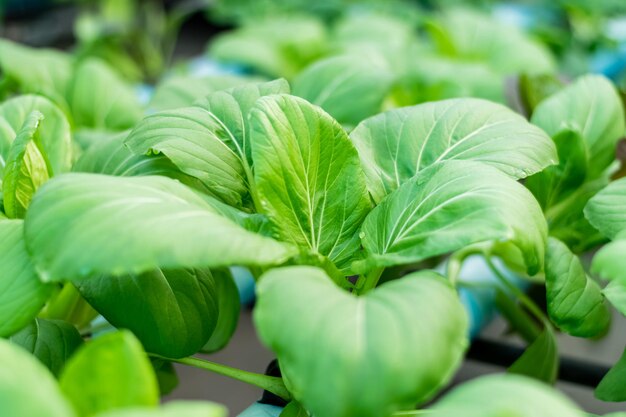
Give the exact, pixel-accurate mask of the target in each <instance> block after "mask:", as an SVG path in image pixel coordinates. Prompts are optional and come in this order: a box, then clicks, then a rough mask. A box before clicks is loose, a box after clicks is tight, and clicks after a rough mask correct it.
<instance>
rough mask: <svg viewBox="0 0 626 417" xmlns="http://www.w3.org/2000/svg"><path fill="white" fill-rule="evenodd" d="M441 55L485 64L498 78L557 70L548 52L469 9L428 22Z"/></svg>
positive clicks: (538, 44)
mask: <svg viewBox="0 0 626 417" xmlns="http://www.w3.org/2000/svg"><path fill="white" fill-rule="evenodd" d="M430 23H431V24H430V26H429V29H430V32H431V35H432V37H433V38H434V40H435V44H436V47H437V49H438V50H439V52H440V54H443V55H449V56H453V57H456V58H459V59H461V60H465V61H470V62H474V61H481V62H486V63H488V64H489V65H490V66H491V67H492V68H493V69H494V70H496V71H498V72H499V73H501V74H507V75H509V74H517V73H520V72H524V73H531V74H543V73H551V72H554V71H555V69H556V65H555V60H554V58H553V57H552V55H551V54H550V51H549V50H548V49H547V48H546V47H545V46H544V45H542V44H540V43H539V42H536V41H535V40H533V39H531V38H529V37H528V36H526V35H525V34H524V33H523V32H522V31H520V30H519V29H517V28H516V27H514V26H512V25H507V24H504V23H502V22H500V21H498V20H496V19H494V18H492V17H490V16H488V15H486V14H481V13H478V12H475V11H472V10H470V9H452V10H447V11H446V13H445V14H444V15H443V16H442V17H441V18H440V19H439V21H438V22H430Z"/></svg>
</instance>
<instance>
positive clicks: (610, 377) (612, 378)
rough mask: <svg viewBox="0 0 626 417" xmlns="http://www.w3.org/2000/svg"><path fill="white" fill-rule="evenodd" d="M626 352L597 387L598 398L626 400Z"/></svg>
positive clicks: (616, 400) (615, 400)
mask: <svg viewBox="0 0 626 417" xmlns="http://www.w3.org/2000/svg"><path fill="white" fill-rule="evenodd" d="M624 382H626V352H624V353H623V354H622V356H621V357H620V358H619V361H617V363H616V364H615V365H613V367H612V368H611V370H610V371H609V372H608V373H607V374H606V375H604V378H602V381H600V384H598V386H597V387H596V390H595V395H596V398H598V399H600V400H602V401H612V402H621V401H626V384H624Z"/></svg>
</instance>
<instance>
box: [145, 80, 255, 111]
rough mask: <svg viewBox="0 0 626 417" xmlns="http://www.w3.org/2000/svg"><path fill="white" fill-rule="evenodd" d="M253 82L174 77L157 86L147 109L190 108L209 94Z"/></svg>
mask: <svg viewBox="0 0 626 417" xmlns="http://www.w3.org/2000/svg"><path fill="white" fill-rule="evenodd" d="M255 80H256V78H251V77H244V76H241V75H231V74H224V75H209V76H204V77H196V76H191V75H174V76H172V77H168V78H166V79H164V80H163V81H161V82H159V84H157V86H156V88H155V90H154V94H153V95H152V99H151V100H150V104H149V105H148V107H149V108H150V109H154V110H156V111H161V110H170V109H176V108H179V107H187V106H191V105H192V104H193V103H194V102H195V101H196V100H198V99H200V98H202V97H205V96H206V95H208V94H210V93H213V92H215V91H220V90H226V89H228V88H232V87H236V86H238V85H241V84H245V83H248V82H250V81H255Z"/></svg>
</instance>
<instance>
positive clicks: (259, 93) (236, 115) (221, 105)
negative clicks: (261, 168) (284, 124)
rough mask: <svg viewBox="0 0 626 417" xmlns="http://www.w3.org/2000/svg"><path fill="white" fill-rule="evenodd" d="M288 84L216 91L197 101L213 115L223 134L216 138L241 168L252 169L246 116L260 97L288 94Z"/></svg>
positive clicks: (283, 81) (276, 81)
mask: <svg viewBox="0 0 626 417" xmlns="http://www.w3.org/2000/svg"><path fill="white" fill-rule="evenodd" d="M288 93H289V84H288V83H287V81H285V80H283V79H279V80H275V81H270V82H267V83H252V84H246V85H243V86H239V87H233V88H231V89H228V90H225V91H217V92H215V93H212V94H209V95H208V96H206V97H205V98H203V99H201V100H199V101H197V102H196V103H195V105H196V106H199V107H202V108H204V109H206V110H208V111H210V112H211V114H213V115H215V116H216V117H217V118H218V119H219V121H220V122H221V123H222V128H223V129H224V130H225V131H226V132H225V133H226V134H225V135H224V134H221V135H220V138H221V139H222V140H223V141H224V143H226V144H227V145H228V146H229V147H230V148H231V149H232V150H233V151H234V152H236V153H237V155H239V158H240V159H241V160H242V163H243V164H244V166H246V164H247V167H248V168H249V166H251V165H252V154H251V149H250V122H249V120H248V114H249V113H250V110H251V109H252V107H253V106H254V104H255V103H256V102H257V101H258V100H259V99H260V98H261V97H264V96H269V95H272V94H288Z"/></svg>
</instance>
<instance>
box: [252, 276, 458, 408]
mask: <svg viewBox="0 0 626 417" xmlns="http://www.w3.org/2000/svg"><path fill="white" fill-rule="evenodd" d="M257 295H258V303H257V305H256V308H255V311H254V321H255V323H256V327H257V329H258V331H259V336H260V337H261V340H262V341H263V342H264V343H265V344H266V345H267V346H269V347H270V348H271V349H272V350H273V351H274V352H275V353H276V355H277V356H278V361H279V362H280V367H281V370H282V372H283V376H284V378H285V381H286V382H287V383H288V387H289V390H290V392H291V393H292V394H293V396H294V398H295V399H296V400H298V401H299V402H301V403H302V404H303V405H304V406H305V407H306V409H307V410H309V411H311V413H312V414H313V415H320V416H326V417H340V416H360V417H370V416H371V417H374V416H383V415H390V414H391V413H393V412H394V411H397V410H399V409H402V408H409V407H413V406H415V404H418V403H422V402H424V401H426V400H428V399H429V398H431V397H432V396H433V395H434V394H435V393H437V391H438V390H439V389H440V388H441V387H442V386H443V385H444V384H445V383H447V381H448V380H449V379H450V377H451V376H452V374H453V372H454V371H455V369H456V368H457V367H458V365H459V364H460V361H461V359H462V356H463V352H464V351H465V347H466V346H467V339H466V337H467V336H466V335H467V327H468V320H467V316H466V314H465V311H464V309H463V307H462V305H461V303H460V301H459V299H458V297H457V295H456V294H455V292H454V290H453V288H452V287H451V286H450V285H449V284H448V283H447V282H446V281H445V280H444V279H443V278H442V277H441V276H439V275H437V274H436V273H434V272H431V271H421V272H418V273H414V274H411V275H407V276H405V277H403V278H402V279H401V280H396V281H391V282H389V283H386V284H384V285H383V286H381V287H380V288H377V289H374V290H372V291H371V292H369V293H367V295H365V296H363V297H355V296H354V295H352V294H350V293H348V292H345V291H343V290H341V289H340V288H338V287H337V286H336V285H335V284H334V283H333V282H332V281H331V280H330V278H329V277H328V276H326V275H325V274H324V272H323V271H322V270H321V269H317V268H312V267H288V268H280V269H273V270H271V271H269V272H267V273H266V274H265V275H263V276H262V277H261V279H260V283H259V286H258V288H257ZM294 311H298V312H299V313H298V314H293V313H294ZM390 323H393V324H394V325H390ZM303 329H306V331H302V330H303ZM400 329H401V330H400ZM329 388H330V389H329Z"/></svg>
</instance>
